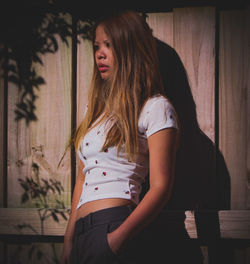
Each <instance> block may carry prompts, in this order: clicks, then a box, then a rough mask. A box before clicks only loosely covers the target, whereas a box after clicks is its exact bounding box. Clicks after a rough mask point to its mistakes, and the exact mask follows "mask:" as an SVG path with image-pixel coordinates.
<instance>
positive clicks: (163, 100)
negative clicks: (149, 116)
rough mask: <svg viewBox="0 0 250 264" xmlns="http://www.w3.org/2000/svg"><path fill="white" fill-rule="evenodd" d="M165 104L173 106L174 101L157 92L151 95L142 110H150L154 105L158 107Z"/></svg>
mask: <svg viewBox="0 0 250 264" xmlns="http://www.w3.org/2000/svg"><path fill="white" fill-rule="evenodd" d="M160 105H162V106H165V107H173V105H172V103H171V102H170V100H169V99H168V98H167V97H166V96H165V95H162V94H156V95H153V96H151V97H149V98H148V99H147V100H146V101H145V102H144V105H143V108H142V112H144V111H148V110H149V109H151V108H152V107H157V106H160Z"/></svg>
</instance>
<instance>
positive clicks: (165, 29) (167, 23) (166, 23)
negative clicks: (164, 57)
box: [146, 12, 173, 47]
mask: <svg viewBox="0 0 250 264" xmlns="http://www.w3.org/2000/svg"><path fill="white" fill-rule="evenodd" d="M146 21H147V23H148V25H149V26H150V28H151V29H152V30H153V35H154V36H155V37H156V38H157V39H159V40H161V41H163V42H164V43H167V44H168V45H170V46H171V47H173V13H172V12H166V13H148V14H147V20H146Z"/></svg>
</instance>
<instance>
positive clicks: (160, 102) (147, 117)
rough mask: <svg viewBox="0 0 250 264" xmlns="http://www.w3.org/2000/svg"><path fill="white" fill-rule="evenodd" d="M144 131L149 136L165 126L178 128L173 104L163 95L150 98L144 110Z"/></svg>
mask: <svg viewBox="0 0 250 264" xmlns="http://www.w3.org/2000/svg"><path fill="white" fill-rule="evenodd" d="M142 120H143V123H142V125H143V132H144V134H145V136H146V137H147V138H148V137H149V136H151V135H153V134H154V133H156V132H158V131H160V130H162V129H165V128H176V129H178V122H177V115H176V112H175V109H174V107H173V105H172V104H171V103H170V102H169V101H168V100H167V99H166V98H165V97H163V96H159V97H155V98H152V99H149V100H148V102H147V103H146V104H145V107H144V109H143V112H142Z"/></svg>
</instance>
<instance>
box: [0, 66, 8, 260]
mask: <svg viewBox="0 0 250 264" xmlns="http://www.w3.org/2000/svg"><path fill="white" fill-rule="evenodd" d="M1 63H2V64H1ZM4 100H5V87H4V72H3V61H0V207H3V206H4V194H5V191H6V190H4V187H5V185H4V177H6V175H4V166H5V164H4V140H5V139H4V135H5V133H4V130H6V129H7V128H6V127H4V124H5V122H4V120H5V116H4V114H5V103H6V102H5V101H4ZM4 249H5V244H4V242H0V263H4V255H5V254H4Z"/></svg>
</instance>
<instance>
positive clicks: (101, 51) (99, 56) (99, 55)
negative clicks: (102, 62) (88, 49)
mask: <svg viewBox="0 0 250 264" xmlns="http://www.w3.org/2000/svg"><path fill="white" fill-rule="evenodd" d="M105 57H106V54H105V52H104V51H103V50H99V51H97V58H98V59H103V58H105Z"/></svg>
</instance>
